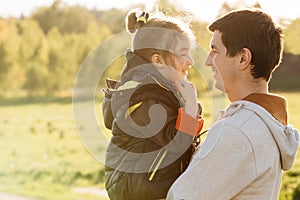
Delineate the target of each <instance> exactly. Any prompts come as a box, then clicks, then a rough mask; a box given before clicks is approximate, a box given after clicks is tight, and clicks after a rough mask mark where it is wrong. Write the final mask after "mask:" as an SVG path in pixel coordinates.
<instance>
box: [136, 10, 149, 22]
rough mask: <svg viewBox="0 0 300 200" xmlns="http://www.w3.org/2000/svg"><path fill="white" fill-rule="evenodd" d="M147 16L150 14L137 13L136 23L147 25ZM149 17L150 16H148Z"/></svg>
mask: <svg viewBox="0 0 300 200" xmlns="http://www.w3.org/2000/svg"><path fill="white" fill-rule="evenodd" d="M147 14H148V13H146V12H144V11H143V12H141V13H136V15H135V16H136V21H137V22H144V24H146V23H147V18H148V17H147ZM148 16H149V15H148Z"/></svg>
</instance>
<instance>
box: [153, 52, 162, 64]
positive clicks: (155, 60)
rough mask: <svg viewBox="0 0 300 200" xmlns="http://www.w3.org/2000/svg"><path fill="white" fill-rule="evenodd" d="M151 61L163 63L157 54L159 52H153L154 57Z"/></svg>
mask: <svg viewBox="0 0 300 200" xmlns="http://www.w3.org/2000/svg"><path fill="white" fill-rule="evenodd" d="M151 62H152V63H158V64H162V62H161V58H160V55H159V54H157V53H155V54H153V55H152V57H151Z"/></svg>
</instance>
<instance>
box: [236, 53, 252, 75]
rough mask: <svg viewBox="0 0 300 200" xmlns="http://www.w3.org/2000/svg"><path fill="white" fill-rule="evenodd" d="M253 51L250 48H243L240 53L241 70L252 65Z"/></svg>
mask: <svg viewBox="0 0 300 200" xmlns="http://www.w3.org/2000/svg"><path fill="white" fill-rule="evenodd" d="M251 60H252V53H251V51H250V50H249V49H248V48H243V49H242V51H241V53H240V65H239V68H240V70H244V69H246V68H247V67H248V66H250V65H251Z"/></svg>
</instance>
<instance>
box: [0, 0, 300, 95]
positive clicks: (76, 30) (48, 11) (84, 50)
mask: <svg viewBox="0 0 300 200" xmlns="http://www.w3.org/2000/svg"><path fill="white" fill-rule="evenodd" d="M159 6H160V8H161V9H162V10H167V11H168V12H169V13H170V12H171V14H174V13H175V14H178V13H177V12H178V11H176V9H175V7H173V6H172V5H171V4H169V3H168V1H166V0H161V1H159ZM226 6H227V7H226ZM226 6H223V7H222V9H223V10H224V8H225V9H227V10H228V9H232V8H230V7H228V5H226ZM141 7H142V5H141ZM164 8H168V9H164ZM222 9H221V10H222ZM127 11H128V10H117V9H111V10H107V11H98V10H88V9H86V8H83V7H80V6H68V5H66V4H63V3H62V2H60V1H55V2H54V3H53V4H52V5H51V6H49V7H41V8H39V9H37V10H36V11H35V12H34V13H32V14H31V15H30V16H28V17H20V18H0V96H4V95H10V96H18V95H21V94H22V93H25V94H26V95H30V96H37V95H54V94H56V93H58V92H67V93H71V90H72V86H73V84H74V80H75V77H76V73H77V71H78V69H79V67H80V65H81V63H82V62H83V61H84V59H85V58H86V56H87V55H88V53H89V52H90V51H91V50H92V49H94V48H95V47H96V46H97V45H99V44H100V43H101V42H102V41H104V40H105V39H107V38H109V37H110V36H112V35H114V34H116V33H119V32H122V31H124V30H125V21H124V18H125V16H126V13H127ZM192 25H193V30H194V32H195V35H196V36H197V42H198V44H199V45H201V46H203V47H204V48H207V47H208V44H209V36H210V35H209V33H208V32H207V30H206V26H207V24H206V23H204V22H201V21H193V22H192ZM299 34H300V19H297V20H294V21H291V22H290V24H288V25H287V28H286V37H285V38H286V43H285V46H286V51H287V52H291V53H294V54H297V53H298V54H300V46H299V45H298V44H299V43H300V36H299ZM206 50H207V49H206ZM296 64H297V63H296ZM298 67H299V65H298ZM115 73H119V72H115ZM298 85H300V84H298ZM286 87H288V86H286Z"/></svg>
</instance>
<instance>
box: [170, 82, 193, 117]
mask: <svg viewBox="0 0 300 200" xmlns="http://www.w3.org/2000/svg"><path fill="white" fill-rule="evenodd" d="M175 88H176V89H177V91H178V92H179V93H180V94H181V97H182V98H183V100H184V102H185V104H184V110H185V112H186V113H187V114H189V115H191V116H192V117H194V118H196V116H197V113H198V103H197V90H196V88H195V86H194V85H193V84H192V83H191V82H187V81H178V80H177V81H175Z"/></svg>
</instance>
